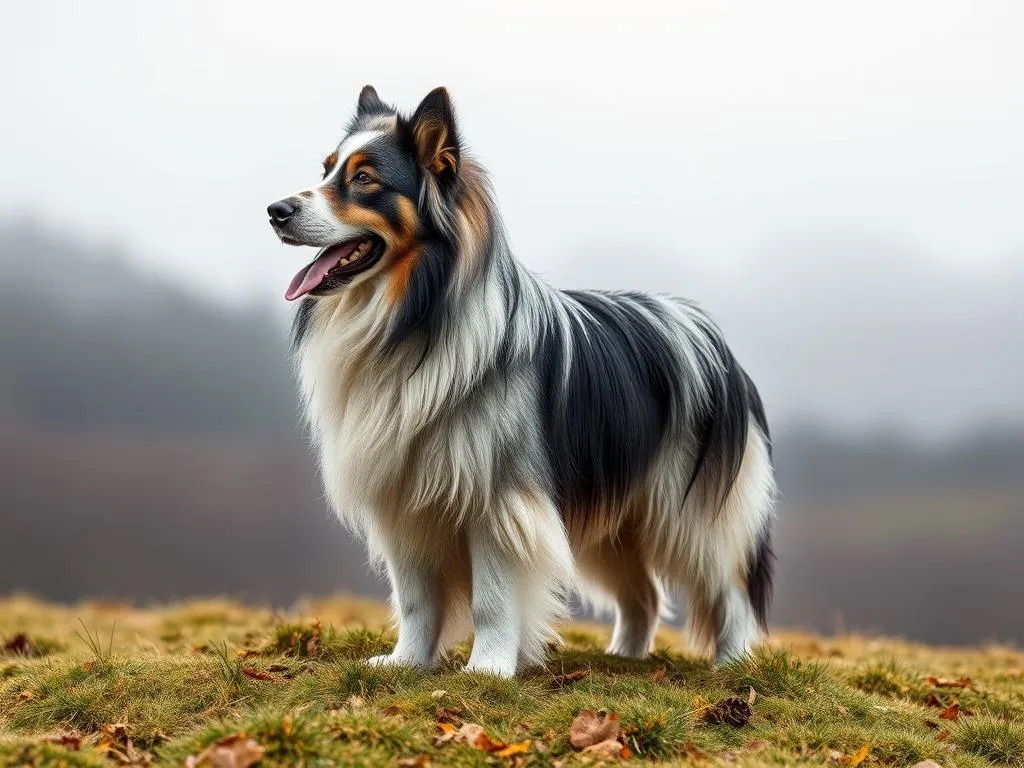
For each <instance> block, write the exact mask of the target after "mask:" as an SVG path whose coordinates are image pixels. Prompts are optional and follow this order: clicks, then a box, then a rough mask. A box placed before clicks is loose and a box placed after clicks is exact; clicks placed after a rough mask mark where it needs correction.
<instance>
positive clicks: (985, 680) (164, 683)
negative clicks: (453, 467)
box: [0, 598, 1024, 767]
mask: <svg viewBox="0 0 1024 768" xmlns="http://www.w3.org/2000/svg"><path fill="white" fill-rule="evenodd" d="M0 627H2V628H3V629H2V631H0V764H3V765H7V764H10V765H29V766H45V765H63V766H108V767H109V766H115V765H185V764H190V765H195V766H218V765H237V766H250V765H260V766H274V765H280V766H294V765H302V766H318V765H325V766H326V765H335V766H337V765H366V766H377V765H381V766H384V765H386V766H395V765H403V766H425V765H431V764H433V765H454V766H471V765H509V766H526V765H565V766H571V765H585V764H597V763H604V764H615V763H619V762H629V763H634V764H645V765H646V764H652V765H653V764H659V763H661V764H666V765H669V764H670V765H678V764H700V765H706V764H719V765H736V766H765V765H829V764H831V765H837V766H842V765H845V766H858V765H862V766H871V765H891V766H910V765H913V764H915V763H917V762H919V761H922V760H926V759H931V760H934V761H936V762H937V763H939V764H940V765H943V766H954V765H955V766H988V765H1011V766H1024V654H1021V653H1020V652H1018V651H1014V650H1012V649H1008V648H1001V647H988V648H978V649H951V648H943V649H938V648H928V647H924V646H920V645H913V644H908V643H902V642H898V641H885V640H875V639H870V638H863V637H857V636H844V637H838V638H829V639H825V638H820V637H817V636H811V635H806V634H799V633H782V632H780V633H777V634H776V635H775V636H774V637H773V639H772V642H771V644H770V645H769V646H767V647H766V648H764V649H762V651H760V652H759V653H758V654H757V655H756V656H755V657H754V658H752V659H750V660H749V661H747V662H744V663H740V664H735V665H732V666H729V667H726V668H722V669H712V668H711V667H710V666H709V665H708V663H707V662H706V661H704V660H703V659H700V658H698V657H695V656H693V655H690V654H687V653H686V652H685V651H684V645H683V642H682V639H681V638H680V637H679V635H677V634H675V633H673V632H671V631H668V630H665V631H663V632H662V633H660V634H659V638H658V650H657V652H656V653H655V654H654V655H653V656H652V657H651V658H649V659H646V660H644V661H642V662H636V661H629V660H623V659H616V658H612V657H608V656H605V655H603V654H602V653H601V652H600V648H601V647H602V646H603V643H604V642H605V641H606V639H607V629H606V628H605V627H602V626H599V625H584V624H576V625H573V626H571V627H566V628H565V632H564V633H563V634H564V638H565V639H566V645H565V646H564V647H562V648H559V649H552V652H551V654H550V658H549V661H548V664H547V666H546V667H545V668H543V669H536V670H531V671H529V672H528V673H526V674H524V675H522V676H521V677H520V678H518V679H516V680H513V681H509V680H500V679H496V678H492V677H488V676H482V675H470V674H464V673H462V672H460V671H459V668H460V667H461V665H462V664H463V663H465V660H466V656H467V653H468V645H463V646H460V647H458V648H456V649H455V651H454V653H453V654H452V655H451V657H450V658H449V659H448V660H447V661H446V662H445V663H444V664H443V665H442V666H441V667H440V668H439V669H437V670H434V671H433V672H431V673H429V674H427V673H423V672H417V671H413V670H406V669H382V668H370V667H367V666H366V665H364V664H363V663H362V661H361V660H362V659H363V658H365V657H366V656H369V655H373V654H377V653H381V652H385V651H386V650H387V649H388V648H389V647H390V645H391V644H392V643H393V642H394V638H393V635H392V634H391V632H390V631H389V630H387V629H386V628H385V627H386V613H385V610H384V608H383V607H382V606H380V605H378V604H376V603H370V602H361V601H354V600H342V599H338V600H328V601H322V602H318V603H310V604H306V605H303V606H301V607H300V608H299V609H297V610H296V612H295V613H294V615H289V616H279V615H276V614H273V613H271V612H269V611H264V610H259V609H251V608H246V607H244V606H242V605H239V604H237V603H232V602H229V601H222V600H215V601H197V602H190V603H184V604H181V605H176V606H170V607H165V608H154V609H143V610H139V609H134V608H131V607H129V606H122V605H111V604H99V603H88V604H83V605H78V606H73V607H62V606H54V605H49V604H44V603H40V602H37V601H33V600H30V599H26V598H12V599H8V600H3V601H0Z"/></svg>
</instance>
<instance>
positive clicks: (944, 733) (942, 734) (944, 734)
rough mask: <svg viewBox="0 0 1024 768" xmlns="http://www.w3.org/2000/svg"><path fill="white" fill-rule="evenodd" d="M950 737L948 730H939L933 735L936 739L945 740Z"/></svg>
mask: <svg viewBox="0 0 1024 768" xmlns="http://www.w3.org/2000/svg"><path fill="white" fill-rule="evenodd" d="M949 737H950V732H949V731H939V735H938V736H936V737H935V740H936V741H946V740H947V739H948V738H949Z"/></svg>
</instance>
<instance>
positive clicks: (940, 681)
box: [924, 675, 971, 688]
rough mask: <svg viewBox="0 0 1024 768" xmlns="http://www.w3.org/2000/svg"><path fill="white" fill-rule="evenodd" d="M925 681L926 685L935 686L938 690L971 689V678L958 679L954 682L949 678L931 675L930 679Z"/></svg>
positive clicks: (927, 678)
mask: <svg viewBox="0 0 1024 768" xmlns="http://www.w3.org/2000/svg"><path fill="white" fill-rule="evenodd" d="M924 681H925V682H926V683H928V685H933V686H935V687H936V688H970V687H971V678H969V677H958V678H957V679H955V680H952V679H950V678H947V677H935V676H934V675H929V676H928V677H926V678H925V679H924Z"/></svg>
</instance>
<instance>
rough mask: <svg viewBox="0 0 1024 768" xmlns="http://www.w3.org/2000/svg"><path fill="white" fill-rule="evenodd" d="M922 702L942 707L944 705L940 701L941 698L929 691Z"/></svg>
mask: <svg viewBox="0 0 1024 768" xmlns="http://www.w3.org/2000/svg"><path fill="white" fill-rule="evenodd" d="M924 703H925V704H927V705H928V706H929V707H944V706H945V705H944V704H943V703H942V699H940V698H939V697H938V696H936V695H935V694H934V693H929V694H928V698H927V699H925V700H924Z"/></svg>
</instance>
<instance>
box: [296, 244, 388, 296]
mask: <svg viewBox="0 0 1024 768" xmlns="http://www.w3.org/2000/svg"><path fill="white" fill-rule="evenodd" d="M383 250H384V249H383V247H382V242H381V240H380V239H379V238H377V237H374V236H372V235H371V236H367V237H356V238H353V239H351V240H344V241H343V242H340V243H335V244H334V245H329V246H327V247H326V248H324V249H323V250H321V251H320V253H318V254H317V257H316V258H315V259H313V261H312V262H311V263H310V264H308V265H307V266H305V267H303V268H302V269H301V270H300V271H299V273H298V274H297V275H295V277H293V278H292V283H291V285H289V286H288V291H287V292H286V293H285V295H284V297H285V298H286V299H287V300H288V301H295V300H296V299H298V298H301V297H303V296H305V295H306V294H307V293H313V292H315V291H317V290H319V289H321V288H326V287H331V288H335V287H338V286H341V285H344V284H345V283H346V282H348V280H349V279H351V278H352V277H354V276H355V275H357V274H359V273H360V272H362V271H363V270H366V269H369V268H370V267H372V266H373V265H374V264H376V263H377V260H378V259H379V258H380V255H381V253H382V252H383Z"/></svg>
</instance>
